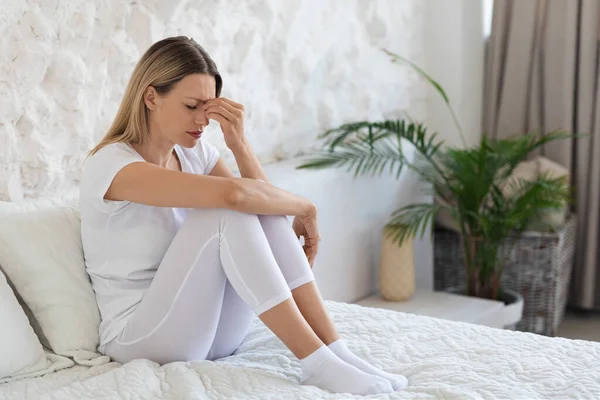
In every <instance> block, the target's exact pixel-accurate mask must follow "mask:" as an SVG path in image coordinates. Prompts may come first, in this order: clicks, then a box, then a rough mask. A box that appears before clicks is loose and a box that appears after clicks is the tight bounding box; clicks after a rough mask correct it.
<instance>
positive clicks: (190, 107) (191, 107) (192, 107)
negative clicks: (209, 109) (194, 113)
mask: <svg viewBox="0 0 600 400" xmlns="http://www.w3.org/2000/svg"><path fill="white" fill-rule="evenodd" d="M186 107H187V108H189V109H190V110H195V109H196V107H197V106H188V105H186Z"/></svg>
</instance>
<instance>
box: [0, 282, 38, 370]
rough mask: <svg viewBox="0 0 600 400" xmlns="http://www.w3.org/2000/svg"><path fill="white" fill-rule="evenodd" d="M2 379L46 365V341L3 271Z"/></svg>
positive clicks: (0, 294)
mask: <svg viewBox="0 0 600 400" xmlns="http://www.w3.org/2000/svg"><path fill="white" fill-rule="evenodd" d="M0 326H1V327H2V329H0V354H1V355H2V356H0V379H5V378H11V377H16V376H18V375H23V374H30V373H32V372H35V371H38V370H42V369H44V368H45V367H46V356H45V355H44V350H43V349H42V345H41V343H40V341H39V340H38V338H37V336H36V335H35V333H34V332H33V328H32V327H31V325H30V324H29V320H28V319H27V316H26V315H25V312H24V311H23V309H22V308H21V306H20V305H19V302H18V301H17V298H16V297H15V295H14V293H13V291H12V289H11V288H10V286H9V285H8V282H7V281H6V277H5V276H4V274H3V273H2V271H0Z"/></svg>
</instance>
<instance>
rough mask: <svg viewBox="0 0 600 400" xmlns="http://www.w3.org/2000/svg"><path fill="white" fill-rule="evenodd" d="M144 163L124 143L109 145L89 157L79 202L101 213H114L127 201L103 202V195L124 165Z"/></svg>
mask: <svg viewBox="0 0 600 400" xmlns="http://www.w3.org/2000/svg"><path fill="white" fill-rule="evenodd" d="M134 162H145V160H144V159H143V158H142V156H140V155H139V154H138V153H137V152H136V151H135V150H133V149H131V148H130V147H129V146H128V145H126V144H124V143H115V144H109V145H107V146H105V147H103V148H102V149H100V150H98V152H96V154H94V155H93V156H91V157H90V158H89V159H88V160H87V162H86V163H85V166H84V168H83V176H82V182H81V187H80V190H81V194H80V197H81V200H85V201H87V202H89V203H90V204H91V205H93V206H95V207H96V208H97V209H99V210H101V211H105V212H108V213H112V212H115V211H116V210H117V209H119V208H120V207H122V206H123V205H125V204H127V203H129V202H128V201H112V200H105V199H104V195H105V194H106V191H107V190H108V188H109V187H110V185H111V184H112V181H113V180H114V178H115V176H116V175H117V173H118V172H119V171H120V170H121V169H123V167H125V166H126V165H129V164H131V163H134Z"/></svg>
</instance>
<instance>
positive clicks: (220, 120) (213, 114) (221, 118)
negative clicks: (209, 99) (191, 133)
mask: <svg viewBox="0 0 600 400" xmlns="http://www.w3.org/2000/svg"><path fill="white" fill-rule="evenodd" d="M206 116H207V117H208V118H212V119H214V120H215V121H217V122H218V123H219V124H221V125H224V124H228V123H230V122H229V120H228V119H227V118H225V117H224V116H222V115H221V114H219V113H216V112H207V113H206Z"/></svg>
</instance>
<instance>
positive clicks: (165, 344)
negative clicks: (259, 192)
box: [106, 209, 391, 394]
mask: <svg viewBox="0 0 600 400" xmlns="http://www.w3.org/2000/svg"><path fill="white" fill-rule="evenodd" d="M227 281H229V282H230V284H231V286H232V287H233V289H235V291H236V292H237V294H238V295H239V297H240V298H241V299H242V300H243V301H244V302H245V303H246V304H248V306H249V307H250V308H251V310H252V311H253V312H254V313H256V314H258V315H259V317H260V318H261V319H262V320H263V322H264V323H265V325H267V327H269V329H271V331H273V332H274V333H275V334H276V335H277V336H278V337H279V338H280V339H281V340H282V341H283V342H284V344H285V345H286V346H287V347H288V348H289V349H290V350H291V351H292V352H293V353H294V354H295V355H296V356H297V357H298V358H301V360H300V361H301V364H302V366H303V373H304V376H303V382H304V383H307V384H312V385H316V386H319V387H321V388H324V389H327V390H330V391H333V392H348V393H354V394H375V393H383V392H388V391H391V387H390V386H389V383H388V382H387V381H385V380H383V379H381V378H378V377H375V376H372V375H369V374H367V373H364V372H363V371H361V370H359V369H358V368H355V367H353V366H351V365H349V364H346V363H345V362H343V361H342V360H341V359H339V358H338V357H337V356H335V355H334V353H333V352H332V351H331V350H330V349H329V348H328V347H326V346H324V345H323V343H322V342H321V341H320V339H319V338H318V337H317V335H316V334H315V333H314V331H313V330H312V329H311V327H310V325H308V323H307V322H306V320H305V319H304V318H303V316H302V314H301V313H300V311H299V310H298V307H297V306H296V303H295V302H294V300H293V298H292V297H291V293H290V289H289V287H288V286H287V283H286V281H285V279H284V277H283V275H282V272H281V270H280V269H279V266H278V265H277V263H276V261H275V258H274V257H273V253H272V252H271V249H270V247H269V243H268V241H267V239H266V237H265V233H264V231H263V229H262V228H261V224H260V222H259V220H258V217H257V216H256V215H251V214H245V213H239V212H234V211H230V210H223V209H218V210H217V209H211V210H206V209H202V210H191V211H190V213H189V215H188V218H187V219H186V221H185V222H184V224H183V225H182V227H181V228H180V230H179V232H178V233H177V235H176V236H175V239H174V240H173V242H172V244H171V246H170V247H169V249H168V251H167V253H166V254H165V257H164V259H163V261H162V262H161V264H160V266H159V268H158V270H157V272H156V275H155V277H154V279H153V282H152V285H151V286H150V288H149V289H148V291H147V292H146V295H145V296H144V299H143V300H142V301H141V303H140V304H139V306H138V308H137V309H136V310H135V311H134V313H133V315H132V317H131V319H130V321H129V323H128V325H127V326H126V328H125V329H124V331H123V332H122V333H121V335H120V336H118V337H117V338H116V339H115V340H113V341H112V342H110V343H109V344H108V345H107V346H106V354H108V355H109V356H111V357H113V358H114V359H115V360H117V361H121V362H126V361H129V360H131V359H134V358H150V359H152V360H155V361H157V362H159V363H165V362H171V361H183V360H200V359H205V358H206V357H207V355H208V354H209V352H210V350H211V347H212V344H213V342H214V338H215V335H216V334H217V331H218V325H219V318H220V317H221V311H222V308H223V302H224V295H225V291H226V287H227ZM232 328H234V329H238V330H239V329H244V330H245V329H247V326H244V327H239V326H237V325H235V324H234V326H233V327H232ZM236 340H238V339H234V340H233V342H235V341H236ZM234 345H235V346H237V344H235V343H233V344H232V347H233V346H234ZM216 352H217V350H216V349H215V353H216ZM388 388H389V390H388Z"/></svg>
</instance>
